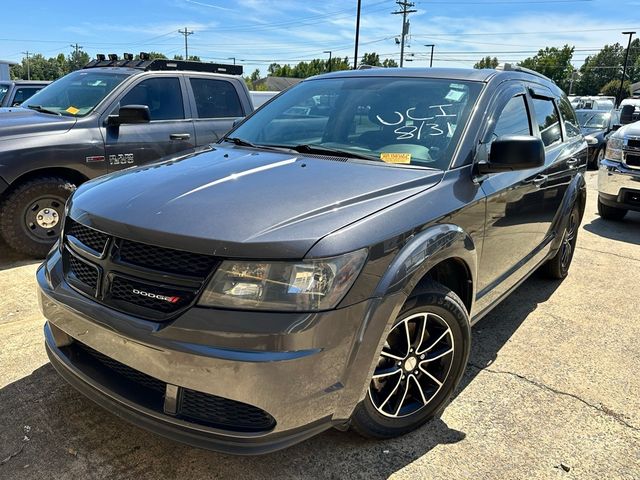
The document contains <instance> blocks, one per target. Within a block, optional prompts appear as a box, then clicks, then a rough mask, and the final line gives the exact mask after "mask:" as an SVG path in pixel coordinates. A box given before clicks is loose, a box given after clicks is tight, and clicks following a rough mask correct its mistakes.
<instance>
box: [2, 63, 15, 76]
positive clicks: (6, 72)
mask: <svg viewBox="0 0 640 480" xmlns="http://www.w3.org/2000/svg"><path fill="white" fill-rule="evenodd" d="M11 65H16V62H10V61H9V60H0V80H11V75H9V67H10V66H11Z"/></svg>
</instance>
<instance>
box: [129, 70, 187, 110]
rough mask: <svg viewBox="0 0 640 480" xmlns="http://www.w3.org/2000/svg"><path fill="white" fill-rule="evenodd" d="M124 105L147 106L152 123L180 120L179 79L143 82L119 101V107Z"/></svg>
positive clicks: (182, 108) (157, 79)
mask: <svg viewBox="0 0 640 480" xmlns="http://www.w3.org/2000/svg"><path fill="white" fill-rule="evenodd" d="M124 105H146V106H148V107H149V112H151V120H152V121H153V120H178V119H182V118H184V105H183V103H182V89H181V88H180V79H178V78H177V77H162V78H149V79H147V80H143V81H142V82H140V83H139V84H137V85H136V86H135V87H133V88H132V89H131V90H130V91H129V93H127V94H126V95H125V96H124V97H123V98H122V100H120V106H121V107H122V106H124Z"/></svg>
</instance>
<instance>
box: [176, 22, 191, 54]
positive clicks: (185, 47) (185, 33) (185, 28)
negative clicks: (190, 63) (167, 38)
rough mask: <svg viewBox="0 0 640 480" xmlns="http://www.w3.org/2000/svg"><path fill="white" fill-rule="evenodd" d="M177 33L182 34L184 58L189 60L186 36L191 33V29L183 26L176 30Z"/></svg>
mask: <svg viewBox="0 0 640 480" xmlns="http://www.w3.org/2000/svg"><path fill="white" fill-rule="evenodd" d="M178 33H181V34H182V35H184V59H185V60H189V44H188V43H187V37H188V36H189V35H193V31H189V30H187V27H184V30H178Z"/></svg>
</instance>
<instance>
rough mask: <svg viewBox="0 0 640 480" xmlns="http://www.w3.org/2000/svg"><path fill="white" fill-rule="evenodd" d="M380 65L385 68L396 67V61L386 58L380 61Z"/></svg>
mask: <svg viewBox="0 0 640 480" xmlns="http://www.w3.org/2000/svg"><path fill="white" fill-rule="evenodd" d="M382 66H383V67H386V68H392V67H397V66H398V62H396V61H395V60H394V59H393V58H387V59H385V60H384V62H382Z"/></svg>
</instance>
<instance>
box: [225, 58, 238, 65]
mask: <svg viewBox="0 0 640 480" xmlns="http://www.w3.org/2000/svg"><path fill="white" fill-rule="evenodd" d="M227 60H233V64H234V65H235V64H236V57H227Z"/></svg>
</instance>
